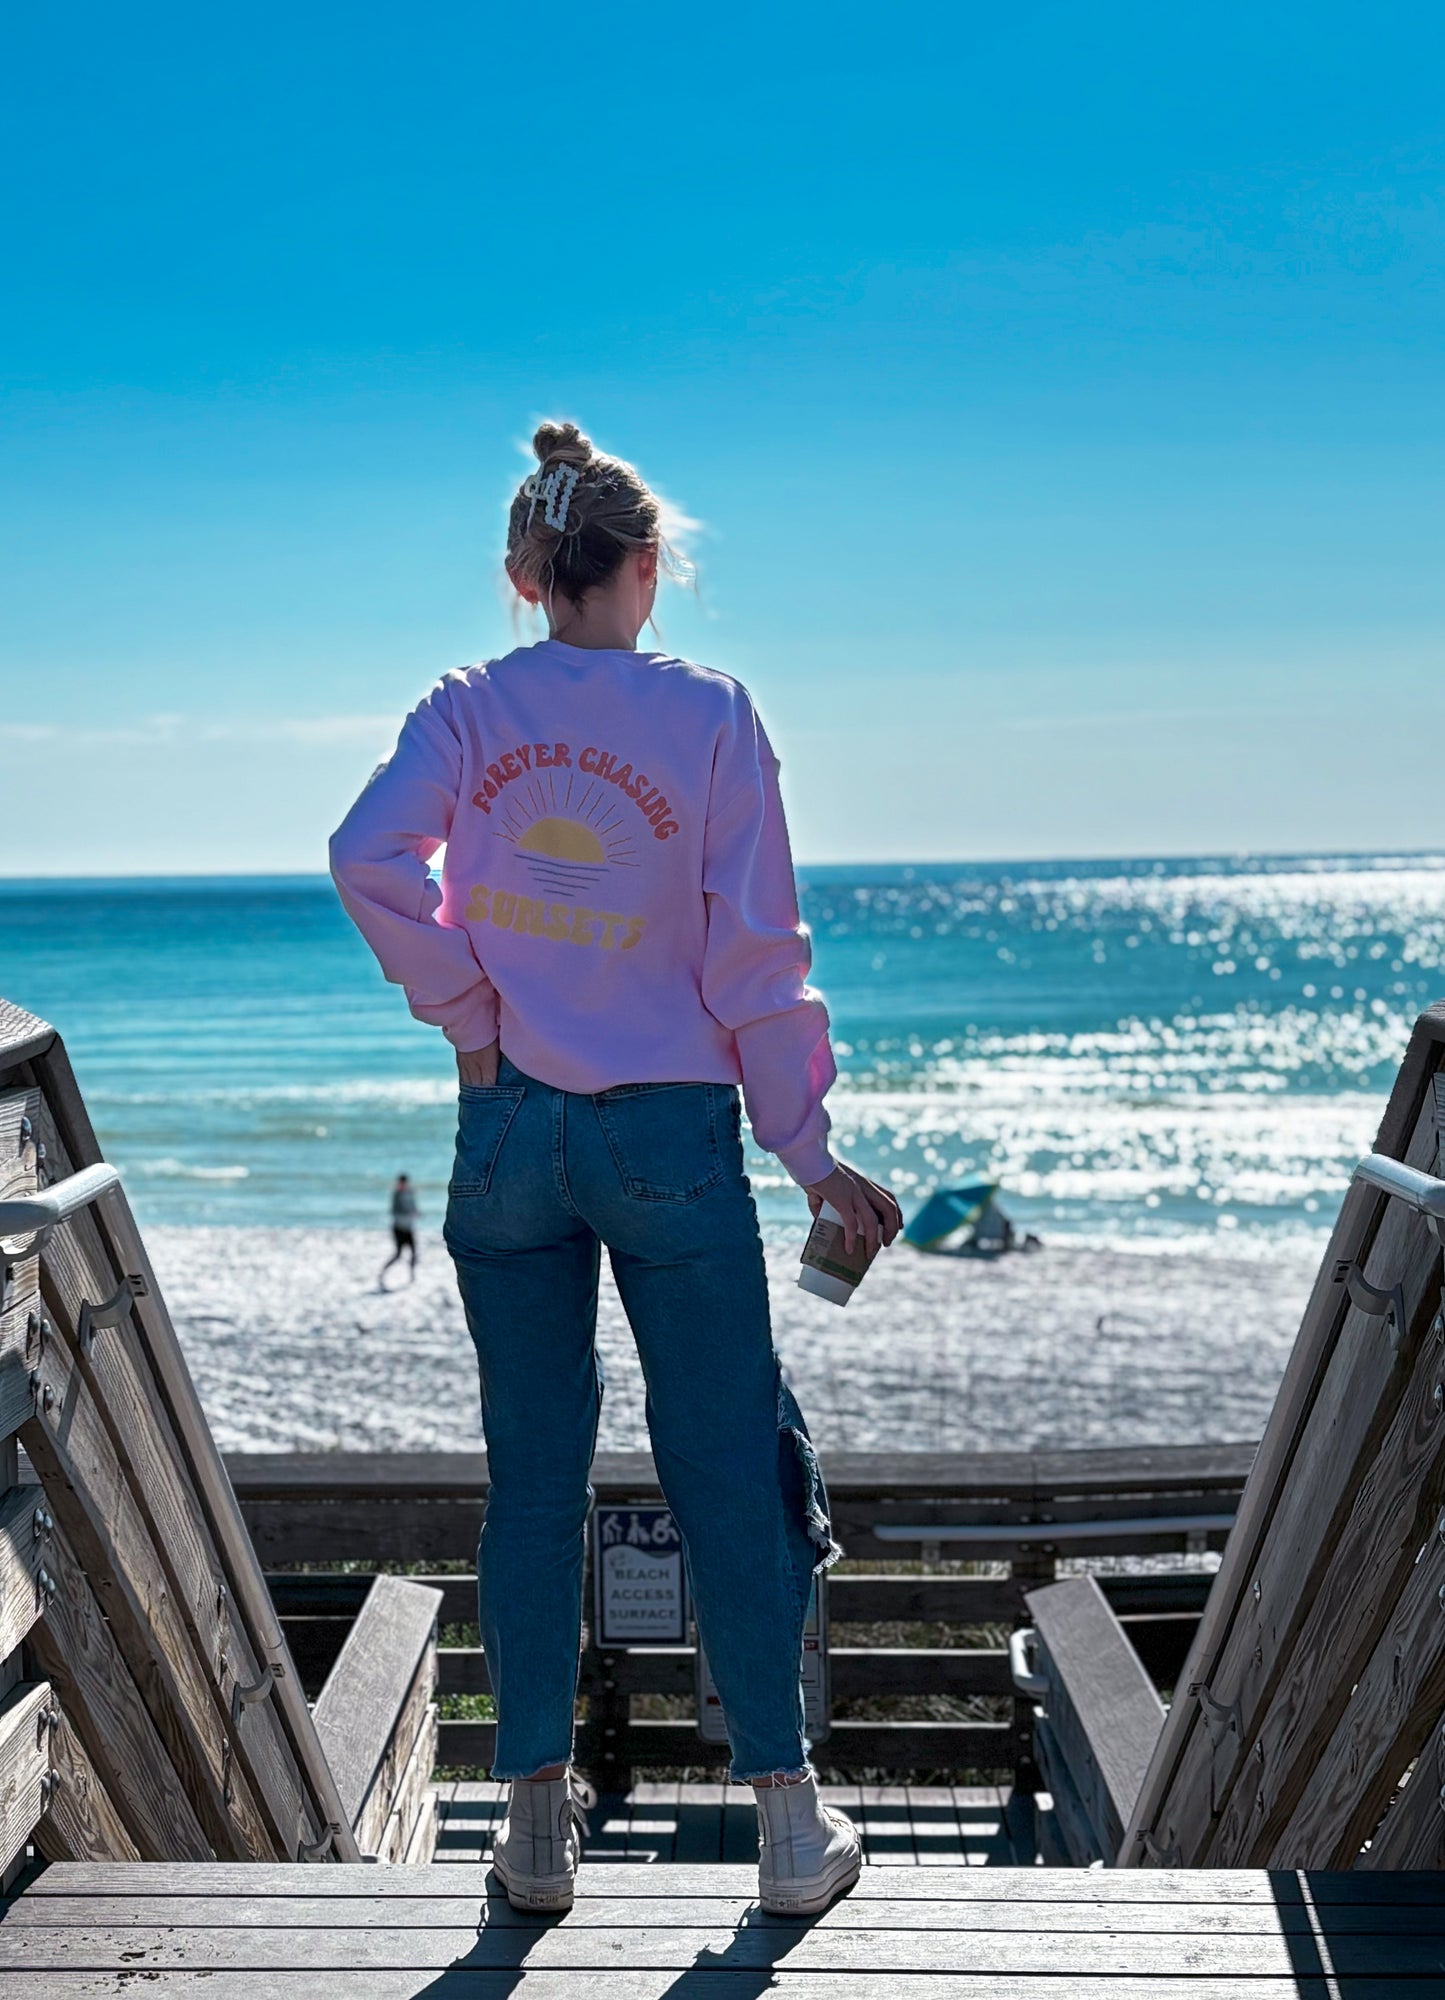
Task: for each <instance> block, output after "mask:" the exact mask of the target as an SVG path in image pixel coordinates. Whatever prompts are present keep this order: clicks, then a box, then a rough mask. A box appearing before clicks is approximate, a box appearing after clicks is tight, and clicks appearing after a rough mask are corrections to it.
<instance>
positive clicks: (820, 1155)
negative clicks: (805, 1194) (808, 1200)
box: [777, 1139, 837, 1188]
mask: <svg viewBox="0 0 1445 2000" xmlns="http://www.w3.org/2000/svg"><path fill="white" fill-rule="evenodd" d="M777 1157H778V1159H780V1160H781V1161H782V1163H783V1165H784V1166H785V1167H786V1168H787V1170H788V1172H789V1173H790V1174H791V1175H792V1177H793V1179H794V1180H795V1181H796V1182H797V1183H798V1186H799V1187H803V1188H806V1187H812V1186H813V1185H814V1183H815V1182H817V1181H825V1180H826V1179H827V1178H828V1176H829V1174H831V1173H832V1171H833V1168H834V1166H835V1165H836V1164H837V1163H836V1161H835V1160H834V1158H833V1155H832V1154H831V1153H830V1152H829V1151H828V1148H827V1147H826V1146H825V1145H824V1143H823V1141H822V1140H821V1139H804V1140H803V1141H802V1142H801V1143H800V1144H799V1145H796V1146H789V1148H788V1150H787V1151H786V1152H785V1153H779V1154H778V1156H777Z"/></svg>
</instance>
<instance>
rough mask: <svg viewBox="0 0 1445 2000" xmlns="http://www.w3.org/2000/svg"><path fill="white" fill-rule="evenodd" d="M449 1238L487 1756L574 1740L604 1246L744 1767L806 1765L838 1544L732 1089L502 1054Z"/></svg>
mask: <svg viewBox="0 0 1445 2000" xmlns="http://www.w3.org/2000/svg"><path fill="white" fill-rule="evenodd" d="M446 1240H447V1248H448V1249H449V1250H450V1251H451V1254H452V1257H453V1258H454V1259H455V1262H456V1267H457V1278H458V1281H459V1283H460V1287H461V1294H462V1303H463V1306H464V1307H465V1309H466V1315H467V1325H468V1326H469V1328H470V1329H471V1334H472V1339H473V1340H474V1341H475V1343H476V1348H477V1358H478V1362H479V1366H480V1374H481V1387H482V1425H483V1429H484V1430H485V1432H486V1439H487V1456H488V1470H489V1473H490V1480H491V1490H490V1493H489V1496H488V1500H487V1514H486V1522H485V1525H484V1526H483V1529H482V1539H481V1547H480V1549H479V1551H478V1554H477V1576H478V1596H479V1600H480V1611H481V1628H482V1645H483V1647H484V1648H485V1651H486V1656H487V1665H488V1669H489V1672H490V1674H491V1679H492V1687H493V1690H494V1692H495V1694H496V1700H497V1717H498V1720H497V1749H496V1765H495V1768H494V1772H493V1775H494V1776H495V1777H498V1778H518V1777H530V1776H531V1775H532V1773H533V1772H535V1771H538V1770H540V1769H543V1768H545V1767H546V1766H547V1765H550V1764H563V1763H566V1762H567V1761H568V1760H569V1758H570V1757H571V1754H572V1725H573V1714H574V1705H575V1700H576V1691H577V1660H578V1651H579V1647H580V1642H581V1621H582V1577H583V1559H584V1548H585V1534H586V1524H587V1512H588V1508H589V1506H590V1504H591V1500H592V1490H591V1488H590V1486H589V1485H588V1472H589V1469H590V1467H591V1462H592V1451H593V1447H594V1445H595V1443H596V1441H597V1419H598V1414H599V1411H600V1407H601V1384H600V1380H599V1376H598V1370H597V1357H596V1350H595V1344H594V1343H595V1335H596V1328H597V1279H598V1269H599V1257H600V1247H601V1244H603V1243H605V1244H606V1245H607V1249H608V1254H609V1256H610V1257H611V1260H612V1271H613V1276H614V1277H615V1278H616V1280H617V1289H618V1291H619V1293H620V1294H621V1296H622V1303H623V1305H624V1307H625V1308H626V1311H627V1317H628V1319H629V1321H630V1322H631V1325H632V1332H633V1336H634V1338H635V1339H636V1342H637V1351H638V1355H639V1357H640V1358H641V1362H642V1371H643V1375H644V1378H645V1380H646V1383H647V1427H648V1431H649V1434H650V1435H651V1438H652V1452H653V1458H654V1460H655V1462H656V1465H657V1473H658V1478H659V1479H660V1481H661V1483H662V1490H663V1493H664V1494H665V1496H666V1498H667V1503H668V1506H669V1507H670V1508H671V1509H672V1512H673V1515H674V1517H675V1518H676V1521H677V1524H678V1527H679V1528H680V1530H681V1532H682V1539H683V1551H684V1557H685V1560H686V1563H687V1572H688V1580H689V1583H690V1585H691V1588H692V1601H693V1607H694V1610H695V1613H696V1617H697V1623H698V1629H699V1631H700V1633H701V1635H702V1639H703V1643H704V1645H705V1646H706V1648H707V1655H708V1660H709V1663H710V1664H711V1667H712V1671H713V1678H714V1680H715V1681H716V1683H717V1690H718V1696H719V1699H720V1700H721V1703H722V1707H723V1712H724V1714H725V1715H726V1717H727V1724H728V1734H729V1737H730V1739H731V1743H732V1751H733V1762H732V1774H733V1777H734V1778H735V1779H737V1780H739V1781H741V1782H746V1781H747V1780H748V1779H750V1778H756V1777H764V1776H766V1775H767V1774H769V1773H770V1772H796V1771H801V1770H804V1769H805V1768H806V1766H807V1745H806V1743H805V1742H804V1739H803V1704H802V1693H801V1689H800V1686H799V1663H800V1658H801V1653H802V1631H803V1618H804V1614H805V1612H806V1609H807V1601H808V1593H809V1590H810V1588H811V1584H812V1576H813V1572H814V1570H815V1569H821V1568H823V1567H824V1566H825V1565H826V1564H827V1563H828V1562H830V1561H831V1560H832V1558H833V1556H834V1555H835V1554H836V1553H837V1550H836V1547H835V1545H834V1543H833V1541H832V1537H831V1533H830V1529H829V1523H828V1496H827V1493H826V1491H825V1489H824V1486H823V1480H822V1475H821V1474H820V1472H819V1470H818V1463H817V1459H816V1458H815V1457H814V1454H813V1447H812V1445H811V1444H810V1443H809V1441H808V1432H807V1427H806V1425H805V1424H804V1422H803V1418H802V1413H801V1411H800V1410H799V1409H798V1405H797V1403H796V1401H795V1400H794V1397H793V1393H792V1391H791V1390H790V1389H789V1388H788V1387H787V1385H786V1384H785V1383H784V1382H783V1380H782V1377H781V1375H780V1372H779V1368H778V1359H777V1356H776V1354H775V1353H774V1352H773V1343H772V1332H771V1327H770V1323H769V1319H768V1291H767V1280H766V1274H765V1271H764V1267H763V1251H762V1242H761V1240H760V1238H759V1235H758V1221H757V1212H756V1210H755V1209H754V1207H753V1199H752V1195H751V1193H750V1192H749V1189H748V1183H747V1180H746V1178H745V1176H744V1174H743V1154H742V1143H741V1139H740V1136H739V1113H738V1100H737V1092H736V1091H735V1090H733V1089H731V1088H730V1087H728V1086H725V1085H722V1084H715V1083H652V1084H624V1085H622V1086H620V1087H619V1088H618V1089H616V1090H607V1091H603V1092H601V1093H600V1094H599V1095H597V1096H595V1097H585V1096H577V1095H574V1094H572V1093H570V1092H567V1091H561V1090H553V1089H552V1088H551V1087H550V1086H549V1085H547V1084H543V1083H538V1082H536V1081H535V1080H534V1079H533V1078H531V1077H527V1076H523V1075H522V1073H521V1072H520V1070H518V1069H516V1068H514V1067H513V1065H512V1064H511V1063H509V1062H507V1061H506V1059H505V1058H504V1059H503V1061H502V1065H501V1072H500V1075H499V1077H498V1081H497V1083H496V1084H495V1086H492V1087H483V1086H480V1085H467V1084H464V1085H463V1086H462V1090H461V1109H460V1118H459V1125H458V1133H457V1155H456V1167H455V1170H454V1173H453V1176H452V1184H451V1189H450V1193H449V1199H448V1203H447V1223H446Z"/></svg>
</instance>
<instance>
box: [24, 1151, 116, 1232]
mask: <svg viewBox="0 0 1445 2000" xmlns="http://www.w3.org/2000/svg"><path fill="white" fill-rule="evenodd" d="M119 1186H120V1175H119V1174H118V1173H117V1172H116V1170H115V1168H114V1167H112V1166H109V1165H107V1164H106V1163H105V1162H104V1161H102V1162H101V1163H100V1164H99V1165H98V1166H94V1167H82V1168H81V1169H80V1172H79V1173H77V1174H68V1175H67V1176H66V1178H65V1179H64V1180H63V1181H56V1182H55V1184H54V1186H52V1187H47V1188H37V1190H36V1191H35V1193H34V1194H27V1195H22V1196H20V1197H19V1199H18V1200H15V1201H0V1237H5V1238H9V1237H12V1236H33V1237H34V1238H35V1245H34V1247H35V1248H36V1249H37V1250H38V1249H39V1248H40V1247H41V1245H42V1244H43V1243H44V1241H45V1239H46V1237H47V1236H48V1235H49V1234H50V1232H51V1230H52V1229H54V1228H55V1227H56V1226H57V1225H58V1224H59V1223H62V1222H65V1221H67V1220H68V1218H69V1217H70V1216H72V1215H75V1214H77V1213H78V1212H79V1211H80V1210H81V1209H82V1208H89V1206H90V1204H91V1203H92V1202H93V1201H96V1200H98V1199H99V1197H100V1196H101V1195H103V1194H108V1193H109V1192H110V1190H111V1189H112V1188H116V1187H119Z"/></svg>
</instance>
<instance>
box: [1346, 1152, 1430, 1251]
mask: <svg viewBox="0 0 1445 2000" xmlns="http://www.w3.org/2000/svg"><path fill="white" fill-rule="evenodd" d="M1355 1179H1356V1180H1357V1181H1367V1182H1368V1183H1369V1185H1370V1186H1371V1187H1374V1188H1379V1190H1380V1192H1381V1193H1382V1194H1388V1195H1393V1196H1394V1197H1395V1198H1396V1200H1397V1201H1403V1202H1404V1203H1405V1204H1406V1206H1407V1207H1409V1208H1413V1209H1414V1211H1415V1213H1416V1215H1421V1216H1423V1217H1424V1218H1425V1220H1426V1222H1428V1223H1429V1225H1430V1229H1431V1232H1432V1233H1433V1235H1434V1236H1435V1237H1436V1239H1437V1240H1440V1241H1445V1237H1442V1236H1441V1230H1442V1227H1445V1181H1442V1180H1437V1179H1436V1178H1435V1176H1434V1175H1433V1174H1422V1173H1421V1172H1420V1169H1419V1168H1418V1167H1407V1166H1406V1165H1405V1162H1404V1161H1403V1160H1392V1159H1391V1158H1390V1157H1389V1156H1388V1154H1385V1153H1370V1154H1369V1155H1368V1156H1367V1157H1366V1158H1365V1159H1363V1160H1361V1162H1360V1164H1359V1165H1358V1166H1357V1167H1356V1168H1355Z"/></svg>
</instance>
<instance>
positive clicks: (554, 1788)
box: [492, 1771, 587, 1910]
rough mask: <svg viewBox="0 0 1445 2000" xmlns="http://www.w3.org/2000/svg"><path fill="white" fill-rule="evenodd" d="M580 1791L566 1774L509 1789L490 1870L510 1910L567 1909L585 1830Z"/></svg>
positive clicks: (584, 1801) (582, 1792)
mask: <svg viewBox="0 0 1445 2000" xmlns="http://www.w3.org/2000/svg"><path fill="white" fill-rule="evenodd" d="M586 1804H587V1790H586V1787H585V1786H583V1785H581V1784H580V1783H578V1782H577V1781H576V1780H575V1779H574V1778H573V1776H572V1773H571V1772H570V1771H568V1772H566V1773H565V1774H564V1775H563V1776H562V1777H560V1778H547V1779H543V1780H541V1781H540V1782H539V1781H538V1780H537V1779H535V1778H533V1779H527V1780H524V1781H521V1782H519V1783H517V1784H514V1785H513V1786H512V1795H511V1797H510V1798H509V1799H508V1801H507V1817H506V1819H505V1820H504V1821H503V1823H502V1829H501V1831H500V1833H498V1835H497V1837H496V1840H495V1841H494V1842H493V1843H492V1866H493V1867H494V1868H495V1869H496V1871H497V1874H498V1875H499V1877H500V1878H501V1883H502V1887H503V1888H504V1889H505V1890H506V1892H507V1901H508V1902H509V1903H510V1904H511V1906H512V1908H513V1909H514V1910H570V1909H571V1907H572V1897H573V1893H574V1891H575V1888H576V1883H577V1864H578V1862H579V1861H580V1860H581V1859H582V1841H583V1836H584V1835H585V1834H586V1831H587V1821H586V1818H585V1817H584V1810H585V1806H586Z"/></svg>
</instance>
